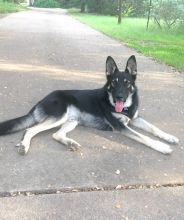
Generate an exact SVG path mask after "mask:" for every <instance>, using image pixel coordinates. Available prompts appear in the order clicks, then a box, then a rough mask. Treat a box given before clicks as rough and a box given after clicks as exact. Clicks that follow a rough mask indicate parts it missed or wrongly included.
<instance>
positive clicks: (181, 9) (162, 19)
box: [152, 0, 184, 29]
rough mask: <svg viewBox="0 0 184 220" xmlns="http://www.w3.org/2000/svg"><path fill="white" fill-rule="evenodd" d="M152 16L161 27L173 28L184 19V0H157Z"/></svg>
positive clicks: (154, 3)
mask: <svg viewBox="0 0 184 220" xmlns="http://www.w3.org/2000/svg"><path fill="white" fill-rule="evenodd" d="M152 16H153V17H154V19H155V22H156V23H157V24H158V26H159V27H160V28H162V27H163V26H164V27H167V28H169V29H170V28H171V27H172V26H173V25H175V24H177V22H180V23H183V21H184V2H183V1H178V0H157V1H154V2H153V9H152Z"/></svg>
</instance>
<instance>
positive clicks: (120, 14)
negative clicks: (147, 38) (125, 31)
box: [118, 0, 122, 24]
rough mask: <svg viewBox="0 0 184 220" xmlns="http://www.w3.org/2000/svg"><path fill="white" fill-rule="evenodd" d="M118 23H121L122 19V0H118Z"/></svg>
mask: <svg viewBox="0 0 184 220" xmlns="http://www.w3.org/2000/svg"><path fill="white" fill-rule="evenodd" d="M118 2H119V3H118V24H121V20H122V0H118Z"/></svg>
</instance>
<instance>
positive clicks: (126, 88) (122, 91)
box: [0, 55, 179, 155]
mask: <svg viewBox="0 0 184 220" xmlns="http://www.w3.org/2000/svg"><path fill="white" fill-rule="evenodd" d="M136 76H137V63H136V58H135V56H134V55H132V56H131V57H130V58H129V59H128V61H127V64H126V68H125V71H124V72H121V71H119V69H118V67H117V65H116V63H115V61H114V60H113V58H112V57H110V56H109V57H107V60H106V77H107V82H106V84H105V85H104V86H103V87H102V88H100V89H94V90H57V91H54V92H52V93H50V94H49V95H48V96H46V97H45V98H44V99H43V100H41V101H40V102H38V103H37V104H36V105H35V106H34V107H33V108H32V109H31V110H30V112H29V113H28V114H27V115H24V116H22V117H19V118H16V119H12V120H8V121H5V122H2V123H0V135H6V134H10V133H14V132H17V131H20V130H24V129H26V131H25V134H24V136H23V139H22V141H21V142H20V143H19V144H18V145H17V147H18V152H19V153H20V154H22V155H24V154H26V153H27V152H28V150H29V147H30V143H31V139H32V138H33V137H34V136H35V135H37V134H38V133H40V132H43V131H46V130H49V129H52V128H56V127H60V129H59V130H58V131H57V132H56V133H54V134H53V135H52V137H53V138H54V139H55V140H56V141H58V142H60V143H62V144H64V145H67V146H69V147H72V148H73V149H77V148H80V144H79V143H77V142H76V141H74V140H73V139H70V138H68V137H67V136H66V134H67V133H68V132H70V131H72V130H73V129H74V128H75V127H76V126H77V125H83V126H88V127H93V128H96V129H100V130H105V131H113V130H114V129H116V130H118V131H120V132H121V133H122V134H124V135H125V136H127V137H129V138H131V139H133V140H135V141H137V142H140V143H142V144H144V145H146V146H148V147H150V148H153V149H154V150H156V151H159V152H161V153H163V154H170V153H171V152H172V149H171V148H170V146H169V145H167V144H165V143H162V142H160V141H158V140H153V139H151V138H149V137H147V136H145V135H143V134H140V133H138V132H137V131H135V130H133V129H132V128H131V125H132V126H135V127H138V128H140V129H142V130H145V131H146V132H150V133H151V134H153V135H155V136H157V137H159V138H161V139H163V140H165V141H167V142H169V143H171V144H176V143H178V142H179V140H178V139H177V138H176V137H174V136H172V135H170V134H167V133H165V132H163V131H161V130H160V129H158V128H157V127H155V126H154V125H152V124H150V123H148V122H147V121H145V120H144V119H142V118H141V117H139V114H138V104H139V103H138V90H137V87H136V85H135V81H136Z"/></svg>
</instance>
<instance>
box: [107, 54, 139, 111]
mask: <svg viewBox="0 0 184 220" xmlns="http://www.w3.org/2000/svg"><path fill="white" fill-rule="evenodd" d="M106 76H107V84H106V88H107V92H108V96H109V101H110V103H111V105H113V106H114V107H115V111H116V112H122V110H123V108H124V107H130V106H131V104H132V95H133V94H134V92H136V86H135V80H136V76H137V63H136V59H135V56H134V55H132V56H131V57H130V58H129V59H128V61H127V65H126V68H125V71H119V69H118V67H117V65H116V63H115V61H114V60H113V58H112V57H110V56H109V57H107V61H106Z"/></svg>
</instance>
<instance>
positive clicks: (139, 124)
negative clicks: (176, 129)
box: [130, 117, 179, 144]
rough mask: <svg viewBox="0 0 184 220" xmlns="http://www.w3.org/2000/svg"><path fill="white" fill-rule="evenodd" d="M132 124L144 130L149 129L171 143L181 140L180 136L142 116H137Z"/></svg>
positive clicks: (148, 130)
mask: <svg viewBox="0 0 184 220" xmlns="http://www.w3.org/2000/svg"><path fill="white" fill-rule="evenodd" d="M130 124H131V125H133V126H135V127H137V128H140V129H142V130H144V131H147V132H149V133H151V134H153V135H154V136H157V137H159V138H161V139H163V140H165V141H167V142H169V143H171V144H177V143H178V142H179V140H178V138H176V137H174V136H173V135H170V134H167V133H165V132H164V131H162V130H160V129H159V128H157V127H156V126H154V125H152V124H150V123H149V122H147V121H146V120H144V119H143V118H141V117H138V118H135V119H134V120H132V121H131V122H130Z"/></svg>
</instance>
